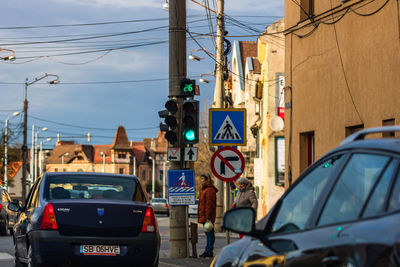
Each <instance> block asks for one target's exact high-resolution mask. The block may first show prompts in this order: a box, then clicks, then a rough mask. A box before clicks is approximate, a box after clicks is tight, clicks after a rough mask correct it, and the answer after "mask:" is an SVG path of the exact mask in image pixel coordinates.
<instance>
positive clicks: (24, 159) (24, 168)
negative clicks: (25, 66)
mask: <svg viewBox="0 0 400 267" xmlns="http://www.w3.org/2000/svg"><path fill="white" fill-rule="evenodd" d="M46 77H55V79H54V80H52V81H50V82H49V83H50V84H57V83H58V82H59V77H58V75H55V74H48V73H45V74H44V75H43V76H41V77H39V78H35V79H34V80H33V81H31V82H28V78H26V79H25V99H24V142H23V144H22V178H21V185H22V201H23V202H25V199H26V172H27V158H28V154H27V144H26V143H27V129H28V128H27V127H28V86H29V85H32V84H34V83H36V82H38V81H40V80H42V79H44V78H46Z"/></svg>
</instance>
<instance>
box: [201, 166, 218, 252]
mask: <svg viewBox="0 0 400 267" xmlns="http://www.w3.org/2000/svg"><path fill="white" fill-rule="evenodd" d="M200 184H201V193H200V197H199V206H198V222H199V223H201V224H203V225H204V224H205V223H206V222H210V223H212V224H213V225H214V223H215V217H216V213H217V192H218V189H217V188H216V187H215V186H214V183H213V181H212V180H211V176H210V175H209V174H202V175H200ZM205 234H206V237H207V242H206V248H205V251H204V253H203V254H201V255H200V257H213V250H214V243H215V232H214V227H213V228H212V230H211V231H209V232H207V231H205Z"/></svg>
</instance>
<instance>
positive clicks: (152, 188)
mask: <svg viewBox="0 0 400 267" xmlns="http://www.w3.org/2000/svg"><path fill="white" fill-rule="evenodd" d="M151 160H152V163H153V164H152V169H151V198H154V194H155V188H156V186H155V183H156V177H155V176H156V160H155V159H154V158H152V159H151Z"/></svg>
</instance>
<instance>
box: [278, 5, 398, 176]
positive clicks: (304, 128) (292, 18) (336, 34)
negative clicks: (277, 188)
mask: <svg viewBox="0 0 400 267" xmlns="http://www.w3.org/2000/svg"><path fill="white" fill-rule="evenodd" d="M320 2H322V1H315V11H316V12H315V13H316V16H315V17H314V21H315V23H318V22H320V21H321V20H322V19H323V20H326V19H327V18H329V17H327V16H330V15H332V14H333V15H334V16H335V17H336V19H338V18H340V17H339V16H340V15H342V14H343V12H344V11H345V10H346V8H347V7H349V6H352V8H353V9H354V10H356V11H357V12H359V13H363V14H368V13H372V12H373V11H376V10H378V9H379V8H380V7H381V6H382V5H383V4H384V3H385V2H386V0H376V1H372V2H371V1H358V2H360V3H359V4H355V3H356V2H357V1H353V0H351V1H349V2H347V3H345V4H344V5H341V1H333V7H337V8H335V9H334V10H333V11H330V10H329V9H330V4H329V2H327V3H320ZM369 2H371V3H370V4H368V5H365V6H364V7H362V8H359V9H357V8H358V7H359V6H360V5H364V4H366V3H369ZM322 12H326V13H324V14H322V15H319V14H321V13H322ZM397 12H398V8H397V6H396V1H389V2H388V3H387V5H386V6H385V7H383V8H382V9H381V10H380V11H378V12H377V13H376V14H374V15H371V16H358V15H356V14H355V13H354V12H347V14H346V15H344V16H343V18H342V19H341V20H339V21H338V22H337V23H334V24H333V25H326V24H322V23H321V24H319V26H318V27H317V28H316V29H314V26H313V25H312V23H310V22H309V20H306V21H304V22H302V23H299V25H298V26H297V27H302V26H307V25H308V26H307V27H303V29H299V30H292V31H290V32H288V33H287V34H286V37H285V40H286V53H285V54H286V57H285V58H286V62H285V69H286V70H285V72H286V74H287V80H286V86H287V90H286V99H285V102H286V105H289V106H291V110H289V111H288V112H286V114H285V120H286V124H287V126H289V127H286V128H285V129H286V130H285V137H286V140H287V144H286V152H287V153H286V155H287V158H286V166H288V168H291V171H292V178H293V181H294V180H295V179H296V178H297V177H298V176H299V174H300V173H301V172H302V171H303V170H304V168H305V167H306V165H305V164H303V162H302V160H303V159H302V157H301V154H300V152H301V150H300V148H301V142H300V140H301V138H300V137H301V134H302V133H308V132H314V142H315V156H314V157H315V159H318V158H319V157H321V156H322V155H323V154H325V153H326V152H328V151H329V150H330V149H332V148H334V147H335V146H337V145H338V144H339V143H340V142H341V141H342V140H343V139H344V138H345V137H346V127H351V126H356V125H363V126H364V127H365V128H366V127H376V126H381V125H382V123H383V122H382V121H383V120H388V119H394V120H395V123H396V124H398V123H399V119H400V97H399V84H400V75H399V70H400V53H399V51H400V42H399V36H400V35H399V31H400V29H399V27H398V25H397V23H395V22H397V20H398V13H397ZM299 14H300V9H299V7H298V6H297V5H296V4H294V3H293V2H292V1H290V0H286V1H285V16H286V23H287V26H286V28H288V29H290V28H291V27H292V26H293V27H295V25H296V24H297V23H298V22H299ZM325 22H330V21H325ZM315 23H314V25H316V24H315ZM292 29H294V28H292ZM288 122H289V123H288ZM290 125H291V126H292V127H290ZM289 142H291V146H289ZM288 178H289V177H288V172H286V180H288Z"/></svg>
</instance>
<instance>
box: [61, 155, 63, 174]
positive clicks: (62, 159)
mask: <svg viewBox="0 0 400 267" xmlns="http://www.w3.org/2000/svg"><path fill="white" fill-rule="evenodd" d="M61 171H62V172H63V171H64V155H62V156H61Z"/></svg>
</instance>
